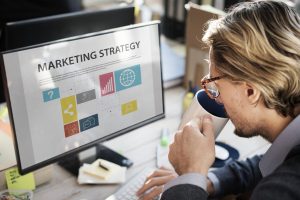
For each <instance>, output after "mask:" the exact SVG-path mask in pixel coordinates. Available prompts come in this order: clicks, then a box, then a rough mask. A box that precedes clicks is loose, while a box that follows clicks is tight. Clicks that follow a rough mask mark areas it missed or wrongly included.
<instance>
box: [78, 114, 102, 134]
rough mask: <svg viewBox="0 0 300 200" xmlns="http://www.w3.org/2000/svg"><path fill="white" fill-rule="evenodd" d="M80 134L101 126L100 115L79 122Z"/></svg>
mask: <svg viewBox="0 0 300 200" xmlns="http://www.w3.org/2000/svg"><path fill="white" fill-rule="evenodd" d="M79 124H80V132H82V131H85V130H88V129H90V128H93V127H95V126H99V120H98V114H95V115H92V116H89V117H86V118H83V119H81V120H79Z"/></svg>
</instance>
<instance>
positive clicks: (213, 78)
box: [201, 75, 226, 99]
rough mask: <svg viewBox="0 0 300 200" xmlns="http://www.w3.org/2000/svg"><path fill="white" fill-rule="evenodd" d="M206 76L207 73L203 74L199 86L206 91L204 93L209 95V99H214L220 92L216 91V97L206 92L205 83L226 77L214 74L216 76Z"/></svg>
mask: <svg viewBox="0 0 300 200" xmlns="http://www.w3.org/2000/svg"><path fill="white" fill-rule="evenodd" d="M206 77H207V75H206V76H204V77H203V79H202V80H201V86H202V88H203V89H204V90H205V92H206V94H207V95H208V96H209V98H211V99H216V98H218V97H219V95H220V92H219V93H218V96H216V97H214V96H212V95H211V94H210V93H209V92H208V89H207V87H206V84H208V83H210V82H213V81H217V80H220V79H222V78H224V77H226V75H221V76H216V77H212V78H206ZM218 91H219V90H218Z"/></svg>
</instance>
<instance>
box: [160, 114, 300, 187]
mask: <svg viewBox="0 0 300 200" xmlns="http://www.w3.org/2000/svg"><path fill="white" fill-rule="evenodd" d="M299 130H300V115H298V116H297V117H296V118H295V119H294V120H293V121H292V122H291V123H290V124H288V126H287V127H286V128H285V129H284V130H283V131H282V132H281V133H280V134H279V135H278V137H277V138H276V139H275V141H274V142H273V143H272V145H271V147H270V148H269V149H268V151H267V152H266V153H265V155H264V156H263V157H262V159H261V161H260V163H259V169H260V171H261V173H262V176H263V177H265V176H268V175H269V174H271V173H272V172H273V171H274V170H275V169H276V168H277V167H278V166H279V165H281V164H282V163H283V161H284V159H285V157H286V156H287V155H288V153H289V152H290V151H291V150H292V148H293V147H295V146H296V145H298V144H300V134H299ZM196 175H198V176H196ZM208 178H209V179H210V180H211V182H212V184H213V185H214V189H215V192H216V193H218V190H221V188H220V183H219V180H218V178H217V177H216V176H215V175H214V174H213V172H209V174H208ZM179 184H192V185H196V186H198V187H201V188H203V189H204V190H206V177H205V176H204V175H202V174H197V173H187V174H184V175H181V176H178V177H177V178H175V179H173V180H172V181H170V182H169V183H167V184H166V185H165V187H164V191H166V190H167V189H169V188H170V187H173V186H175V185H179Z"/></svg>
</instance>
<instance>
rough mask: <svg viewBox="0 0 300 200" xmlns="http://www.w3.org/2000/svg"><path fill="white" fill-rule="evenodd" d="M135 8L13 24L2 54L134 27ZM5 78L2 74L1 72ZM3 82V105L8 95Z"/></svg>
mask: <svg viewBox="0 0 300 200" xmlns="http://www.w3.org/2000/svg"><path fill="white" fill-rule="evenodd" d="M134 22H135V18H134V7H132V6H128V7H118V8H110V9H106V10H98V11H79V12H73V13H67V14H59V15H54V16H48V17H40V18H34V19H29V20H22V21H17V22H9V23H7V24H6V26H5V27H4V29H3V31H2V35H1V41H0V46H1V50H2V51H7V50H12V49H16V48H22V47H28V46H30V45H36V44H41V43H44V42H49V41H53V40H58V39H62V38H67V37H72V36H77V35H81V34H86V33H91V32H97V31H102V30H106V29H110V28H117V27H121V26H126V25H130V24H134ZM0 77H1V72H0ZM2 87H3V86H2V81H0V88H1V90H0V102H4V101H5V98H4V93H3V90H2Z"/></svg>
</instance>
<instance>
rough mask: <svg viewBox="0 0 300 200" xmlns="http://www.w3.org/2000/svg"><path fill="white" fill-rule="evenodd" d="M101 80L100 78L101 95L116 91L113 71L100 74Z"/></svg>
mask: <svg viewBox="0 0 300 200" xmlns="http://www.w3.org/2000/svg"><path fill="white" fill-rule="evenodd" d="M99 80H100V89H101V96H105V95H108V94H112V93H114V92H115V84H114V75H113V72H110V73H107V74H102V75H100V76H99Z"/></svg>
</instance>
